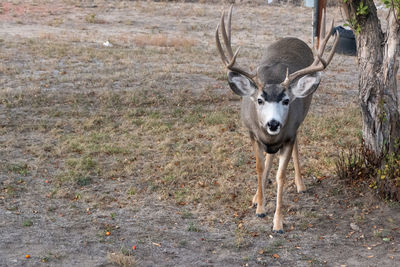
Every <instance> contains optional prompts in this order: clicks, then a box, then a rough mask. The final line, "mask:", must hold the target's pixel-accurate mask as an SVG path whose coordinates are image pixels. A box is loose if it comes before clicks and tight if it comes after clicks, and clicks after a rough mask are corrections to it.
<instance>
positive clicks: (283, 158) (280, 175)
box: [272, 143, 293, 233]
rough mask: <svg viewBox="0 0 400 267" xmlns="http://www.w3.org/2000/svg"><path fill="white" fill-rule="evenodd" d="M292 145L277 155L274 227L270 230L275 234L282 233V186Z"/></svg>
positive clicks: (284, 147) (283, 148) (287, 145)
mask: <svg viewBox="0 0 400 267" xmlns="http://www.w3.org/2000/svg"><path fill="white" fill-rule="evenodd" d="M292 149H293V143H288V144H286V145H285V146H283V147H282V148H281V150H280V155H279V167H278V172H277V174H276V184H277V193H276V210H275V215H274V226H273V228H272V230H273V231H274V232H277V233H283V216H282V212H281V209H282V196H283V186H284V185H285V179H286V169H287V165H288V163H289V160H290V155H291V153H292Z"/></svg>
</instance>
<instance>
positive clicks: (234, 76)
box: [228, 71, 257, 96]
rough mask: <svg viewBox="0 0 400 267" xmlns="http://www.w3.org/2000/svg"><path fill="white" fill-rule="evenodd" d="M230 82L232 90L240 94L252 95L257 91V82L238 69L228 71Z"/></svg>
mask: <svg viewBox="0 0 400 267" xmlns="http://www.w3.org/2000/svg"><path fill="white" fill-rule="evenodd" d="M228 82H229V86H230V87H231V89H232V91H233V92H234V93H235V94H237V95H240V96H251V95H252V94H254V93H255V92H256V91H257V85H256V83H255V82H254V81H253V80H252V79H250V78H248V77H246V76H244V75H243V74H240V73H238V72H236V71H229V72H228Z"/></svg>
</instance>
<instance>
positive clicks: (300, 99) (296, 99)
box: [215, 5, 339, 233]
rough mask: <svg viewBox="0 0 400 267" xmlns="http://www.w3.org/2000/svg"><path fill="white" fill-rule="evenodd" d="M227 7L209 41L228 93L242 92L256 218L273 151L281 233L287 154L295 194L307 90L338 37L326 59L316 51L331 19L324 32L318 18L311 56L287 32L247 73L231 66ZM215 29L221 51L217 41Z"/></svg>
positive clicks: (261, 210)
mask: <svg viewBox="0 0 400 267" xmlns="http://www.w3.org/2000/svg"><path fill="white" fill-rule="evenodd" d="M232 8H233V5H232V6H231V7H230V9H229V15H228V24H227V27H225V18H224V17H225V13H224V12H222V16H221V21H220V23H219V25H218V27H217V30H216V33H215V41H216V45H217V49H218V51H219V54H220V56H221V59H222V61H223V63H224V64H225V66H226V68H227V69H228V82H229V86H230V88H231V89H232V91H233V92H234V93H236V94H238V95H240V96H242V97H243V98H242V103H241V117H242V120H243V122H244V124H245V126H246V127H247V128H248V130H249V133H250V139H251V142H252V144H253V149H254V153H255V156H256V169H257V176H258V179H257V183H258V185H257V191H256V194H255V195H254V197H253V206H256V207H257V210H256V215H257V216H258V217H265V208H264V202H265V197H264V183H265V179H266V178H267V177H268V173H269V171H270V169H271V165H272V159H273V156H274V154H275V153H277V152H279V167H278V172H277V175H276V182H277V197H276V210H275V215H274V221H273V231H274V232H278V233H283V222H282V212H281V209H282V193H283V186H284V183H285V172H286V168H287V165H288V162H289V160H290V156H291V155H292V156H293V161H294V169H295V184H296V187H297V191H298V192H299V193H300V192H305V190H306V187H305V185H304V183H303V180H302V178H301V173H300V164H299V155H298V145H297V141H296V135H297V129H298V128H299V126H300V124H301V123H302V122H303V120H304V118H305V117H306V115H307V112H308V109H309V107H310V104H311V99H312V94H313V93H314V92H315V90H316V89H317V87H318V85H319V83H320V80H321V71H322V70H324V69H325V68H326V66H327V65H328V64H329V63H330V62H331V60H332V57H333V55H334V53H335V49H336V45H337V43H338V40H339V36H338V34H336V36H335V40H334V44H333V47H332V50H331V52H330V53H329V55H328V57H327V59H326V60H325V59H323V58H322V56H323V53H324V50H325V46H326V44H327V42H328V40H329V38H330V36H331V33H332V29H333V21H332V24H331V27H330V30H329V31H328V34H327V35H326V36H325V34H324V29H325V23H323V30H322V31H321V33H322V34H321V37H320V46H319V49H318V51H315V55H313V52H312V50H311V49H310V47H309V46H308V45H307V44H306V43H304V42H303V41H301V40H299V39H297V38H291V37H289V38H283V39H281V40H279V41H276V42H274V43H272V44H271V45H270V46H269V47H268V48H267V50H266V51H265V54H264V57H263V58H262V60H261V63H260V64H259V66H258V67H257V70H256V72H254V73H252V72H248V71H246V70H244V69H242V68H240V67H238V66H236V65H235V61H236V57H237V55H238V52H239V49H238V50H237V51H236V53H233V50H232V47H231V18H232ZM323 21H324V20H323ZM219 31H221V35H222V38H223V41H224V44H225V50H226V53H225V52H224V49H223V48H222V45H221V42H220V40H219ZM264 152H266V154H265V155H264ZM263 161H264V163H263Z"/></svg>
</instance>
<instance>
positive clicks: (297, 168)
mask: <svg viewBox="0 0 400 267" xmlns="http://www.w3.org/2000/svg"><path fill="white" fill-rule="evenodd" d="M292 156H293V163H294V173H295V174H294V182H295V183H296V187H297V192H298V193H304V192H306V186H305V185H304V182H303V179H302V178H301V171H300V163H299V148H298V145H297V139H296V141H295V142H294V146H293V152H292Z"/></svg>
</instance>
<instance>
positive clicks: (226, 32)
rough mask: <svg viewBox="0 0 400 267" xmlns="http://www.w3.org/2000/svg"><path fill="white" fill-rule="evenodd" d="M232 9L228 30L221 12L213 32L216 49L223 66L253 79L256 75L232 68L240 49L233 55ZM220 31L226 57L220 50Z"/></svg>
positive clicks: (223, 13)
mask: <svg viewBox="0 0 400 267" xmlns="http://www.w3.org/2000/svg"><path fill="white" fill-rule="evenodd" d="M232 9H233V5H231V7H230V8H229V14H228V29H226V28H225V12H224V11H223V12H222V15H221V20H220V23H219V24H218V26H217V29H216V30H215V43H216V45H217V49H218V52H219V55H220V57H221V59H222V62H223V63H224V64H225V66H226V68H227V69H228V70H231V71H236V72H238V73H240V74H243V75H245V76H247V77H248V78H250V79H253V78H254V77H256V76H257V74H253V73H248V72H246V71H245V70H243V69H241V68H239V67H234V64H235V62H236V58H237V56H238V54H239V51H240V48H238V49H237V50H236V52H235V54H233V51H232V46H231V21H232ZM220 29H221V35H222V38H223V40H224V43H225V48H226V51H227V55H225V52H224V49H223V48H222V45H221V41H220V40H219V30H220Z"/></svg>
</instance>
